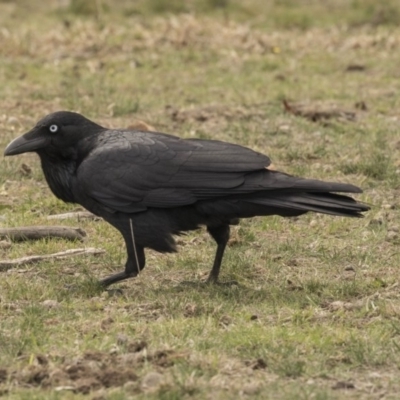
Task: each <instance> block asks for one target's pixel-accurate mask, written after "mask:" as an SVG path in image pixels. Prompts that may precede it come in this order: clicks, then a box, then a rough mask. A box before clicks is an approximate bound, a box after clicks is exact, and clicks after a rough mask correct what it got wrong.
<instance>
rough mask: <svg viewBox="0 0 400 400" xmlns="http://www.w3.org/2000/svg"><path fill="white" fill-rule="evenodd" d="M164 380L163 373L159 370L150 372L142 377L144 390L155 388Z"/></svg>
mask: <svg viewBox="0 0 400 400" xmlns="http://www.w3.org/2000/svg"><path fill="white" fill-rule="evenodd" d="M163 380H164V377H163V375H161V374H160V373H158V372H149V373H148V374H146V375H145V376H144V377H143V379H142V384H141V387H142V389H143V390H149V389H155V388H157V387H158V386H160V385H161V383H162V381H163Z"/></svg>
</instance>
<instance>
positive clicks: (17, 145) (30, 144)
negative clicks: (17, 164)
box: [4, 130, 48, 156]
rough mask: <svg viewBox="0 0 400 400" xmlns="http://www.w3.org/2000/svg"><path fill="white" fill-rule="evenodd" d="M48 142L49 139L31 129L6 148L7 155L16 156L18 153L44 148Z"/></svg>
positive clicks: (5, 153)
mask: <svg viewBox="0 0 400 400" xmlns="http://www.w3.org/2000/svg"><path fill="white" fill-rule="evenodd" d="M47 144H48V139H47V138H46V137H43V136H38V134H37V132H35V131H33V130H32V131H30V132H28V133H25V135H22V136H20V137H17V138H16V139H14V140H13V141H12V142H11V143H10V144H9V145H8V146H7V147H6V149H5V150H4V155H5V156H15V155H17V154H22V153H28V152H32V151H37V150H40V149H42V148H43V147H45V146H46V145H47Z"/></svg>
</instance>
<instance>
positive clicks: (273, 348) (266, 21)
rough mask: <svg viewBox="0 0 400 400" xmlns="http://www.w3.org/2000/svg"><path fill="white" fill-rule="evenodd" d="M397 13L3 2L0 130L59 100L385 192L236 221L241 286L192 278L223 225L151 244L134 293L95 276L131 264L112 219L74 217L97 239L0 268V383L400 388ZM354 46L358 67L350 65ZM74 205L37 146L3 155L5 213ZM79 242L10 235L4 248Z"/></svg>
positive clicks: (171, 388) (20, 393)
mask: <svg viewBox="0 0 400 400" xmlns="http://www.w3.org/2000/svg"><path fill="white" fill-rule="evenodd" d="M399 18H400V7H399V5H398V4H397V2H396V1H386V2H384V4H378V2H376V1H372V0H371V1H369V0H368V1H367V0H366V1H352V2H348V1H333V0H332V1H319V0H313V1H310V2H299V1H291V0H286V1H279V2H278V1H272V0H271V1H261V0H249V1H246V2H239V1H234V0H230V1H229V0H225V1H220V0H209V1H197V0H192V1H178V0H174V1H169V2H167V1H162V0H152V1H147V0H146V1H136V2H128V1H120V2H118V4H115V2H111V1H108V0H100V1H93V2H83V1H80V0H72V1H70V2H69V3H67V2H66V3H65V5H62V3H55V2H50V1H49V2H41V3H32V2H26V1H24V0H19V1H16V2H8V1H0V22H1V25H2V30H1V31H0V110H1V112H0V129H1V132H2V135H1V136H0V142H1V147H3V148H4V147H5V146H6V144H7V143H8V142H9V141H10V140H11V139H12V138H14V137H16V136H17V135H19V134H21V133H22V132H25V131H27V130H28V129H30V128H31V127H32V126H33V124H34V123H35V122H36V121H37V120H38V119H40V118H41V117H43V116H44V115H45V114H47V113H49V112H52V111H56V110H60V109H67V110H75V111H79V112H81V113H83V114H85V115H86V116H88V117H90V118H92V119H94V120H95V121H97V122H99V123H102V124H103V125H105V126H109V127H127V126H129V125H131V124H133V123H135V121H137V120H143V121H145V122H147V123H149V124H151V125H153V126H154V127H155V128H156V129H157V130H159V131H164V132H167V133H174V134H177V135H179V136H182V137H201V138H209V139H219V140H227V141H231V142H235V143H240V144H243V145H246V146H249V147H252V148H254V149H256V150H258V151H261V152H264V153H266V154H268V155H269V156H270V157H271V158H272V161H273V163H274V166H275V168H277V169H279V170H283V171H285V172H288V173H292V174H297V175H302V176H307V177H313V178H319V179H325V180H332V181H343V182H351V183H353V184H356V185H359V186H361V187H363V188H364V189H365V192H364V193H363V194H361V195H358V196H357V198H358V199H360V200H362V201H365V202H368V203H370V204H371V205H372V206H373V207H372V210H371V211H370V212H369V213H368V214H367V215H366V218H364V219H361V220H358V219H357V220H353V219H344V218H332V217H328V216H321V215H315V214H314V215H313V214H309V215H304V216H302V217H299V218H295V219H282V218H280V217H269V218H254V219H252V220H245V221H242V222H241V224H240V226H238V227H234V228H233V229H232V241H231V243H230V246H229V248H228V249H227V251H226V254H225V258H224V262H223V267H222V274H221V275H222V276H221V278H222V280H227V281H229V280H237V281H238V282H239V286H237V287H236V286H232V287H219V286H218V287H212V286H206V285H203V284H201V283H200V282H201V281H203V280H204V279H205V278H206V276H207V274H208V272H209V270H210V268H211V264H212V259H213V255H214V251H215V245H214V243H213V242H212V240H211V239H210V238H209V237H208V235H207V234H206V232H204V231H203V230H202V231H199V232H195V233H190V234H188V235H187V236H184V237H181V238H179V244H180V246H179V247H180V252H179V253H178V254H172V255H160V254H157V253H155V252H152V251H148V253H147V266H146V269H145V270H144V271H143V272H142V274H141V275H140V276H139V277H138V278H137V279H135V280H132V281H129V282H126V283H123V284H121V285H120V286H121V288H122V289H123V290H122V294H121V293H116V292H105V293H103V292H101V291H100V290H99V288H98V287H97V285H96V279H98V278H99V277H104V276H107V275H109V274H111V273H112V272H114V271H117V270H120V269H121V268H122V265H123V264H124V260H125V249H124V245H123V241H122V239H121V237H120V235H119V233H118V232H117V231H115V230H114V229H113V228H112V227H110V226H109V225H107V224H106V223H104V222H102V221H88V220H81V221H77V220H66V221H62V224H66V225H70V226H79V227H81V228H82V229H84V230H85V231H86V232H87V234H88V236H87V239H86V242H85V243H84V245H86V246H90V247H99V248H103V249H104V250H105V254H104V255H102V256H96V257H94V256H89V257H75V258H70V259H65V260H57V261H45V262H41V263H38V264H32V265H26V266H21V267H18V268H14V269H11V270H9V271H8V272H0V273H1V275H2V280H1V281H0V394H1V395H3V396H4V397H5V398H9V399H18V400H20V399H84V398H90V399H103V398H104V399H115V400H117V399H126V398H138V399H181V398H196V399H206V398H211V397H212V398H215V399H226V398H232V399H233V398H238V397H246V398H254V399H269V398H270V399H293V398H299V399H311V398H312V399H321V400H322V399H343V398H349V399H376V398H381V397H382V396H384V397H385V398H386V399H396V398H397V397H398V393H399V389H400V386H399V383H398V373H399V371H398V370H399V366H400V351H399V349H400V347H399V346H400V337H399V333H400V325H399V323H398V319H399V314H400V301H399V296H398V284H399V272H398V266H399V264H400V255H399V252H398V245H399V239H398V232H399V229H400V227H399V222H398V209H399V203H398V197H399V195H398V193H399V189H400V163H399V160H400V146H399V138H398V130H399V115H398V110H399V106H400V100H399V96H398V94H397V93H398V92H399V89H400V84H399V79H398V78H399V73H398V65H399V61H400V59H399V56H398V48H399V46H400V40H399V37H400V30H399V28H398V26H399V21H400V19H399ZM355 64H357V65H361V66H364V67H365V68H364V69H363V70H361V71H348V67H349V66H351V65H355ZM350 69H351V68H350ZM284 99H287V100H288V101H289V103H290V104H297V105H299V104H300V105H301V106H303V107H304V108H305V109H310V110H314V109H316V110H321V109H322V110H330V109H337V108H338V109H341V110H344V111H353V112H355V113H356V118H355V120H354V121H349V120H346V119H344V118H332V119H327V120H322V121H320V122H312V121H310V120H308V119H306V118H303V117H301V116H296V115H293V114H289V113H287V112H285V111H284V107H283V104H282V100H284ZM361 101H363V102H364V103H365V104H366V106H367V110H360V109H358V108H356V103H359V102H361ZM22 164H26V165H27V166H29V167H30V169H31V171H30V172H29V169H27V168H26V167H25V168H23V167H22ZM27 171H28V172H27ZM76 209H79V207H78V206H76V205H67V204H64V203H62V202H60V201H58V200H57V199H56V198H55V197H54V196H53V195H52V194H51V192H50V191H49V189H48V187H47V185H46V183H45V181H44V178H43V175H42V172H41V168H40V164H39V161H38V159H37V157H36V156H34V155H24V156H20V157H10V158H5V159H2V160H1V167H0V221H1V224H2V226H5V227H14V226H22V225H45V224H49V225H50V224H60V222H57V223H55V222H54V221H49V220H47V219H46V217H47V216H48V215H49V214H55V213H62V212H68V211H74V210H76ZM81 246H82V243H74V242H67V241H64V240H60V239H58V240H55V239H53V240H51V239H48V240H41V241H37V242H24V243H13V244H12V246H11V247H9V248H0V257H1V258H2V259H12V258H18V257H22V256H25V255H32V254H49V253H53V252H58V251H62V250H66V249H72V248H77V247H81ZM186 281H191V282H195V283H196V282H199V284H194V285H190V284H186V283H185V282H186ZM67 285H72V286H73V289H72V290H68V289H67V288H66V286H67ZM49 300H51V301H50V302H49ZM74 371H75V372H74ZM76 371H78V372H76ZM154 372H157V373H158V374H159V375H158V378H157V377H156V378H154V379H155V383H154V382H153V384H151V383H150V384H148V382H149V381H151V373H154ZM149 374H150V375H149Z"/></svg>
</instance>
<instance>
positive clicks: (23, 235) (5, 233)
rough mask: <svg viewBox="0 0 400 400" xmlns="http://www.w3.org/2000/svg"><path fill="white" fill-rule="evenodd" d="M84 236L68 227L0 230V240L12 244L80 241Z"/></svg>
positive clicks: (26, 227) (24, 227) (79, 231)
mask: <svg viewBox="0 0 400 400" xmlns="http://www.w3.org/2000/svg"><path fill="white" fill-rule="evenodd" d="M85 236H86V232H85V231H84V230H83V229H81V228H71V227H68V226H21V227H18V228H0V238H1V239H3V238H10V240H12V241H14V242H22V241H25V240H39V239H43V238H49V237H59V238H63V239H68V240H80V241H83V238H84V237H85Z"/></svg>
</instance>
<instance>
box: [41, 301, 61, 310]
mask: <svg viewBox="0 0 400 400" xmlns="http://www.w3.org/2000/svg"><path fill="white" fill-rule="evenodd" d="M42 306H44V307H46V308H58V307H60V303H59V302H58V301H57V300H50V299H48V300H44V301H42Z"/></svg>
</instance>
